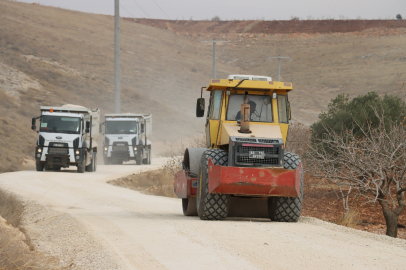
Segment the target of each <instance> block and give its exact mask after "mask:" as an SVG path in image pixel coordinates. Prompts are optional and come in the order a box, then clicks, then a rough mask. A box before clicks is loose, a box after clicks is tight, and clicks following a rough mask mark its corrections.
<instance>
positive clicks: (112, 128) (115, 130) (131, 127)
mask: <svg viewBox="0 0 406 270" xmlns="http://www.w3.org/2000/svg"><path fill="white" fill-rule="evenodd" d="M106 134H137V122H136V121H106Z"/></svg>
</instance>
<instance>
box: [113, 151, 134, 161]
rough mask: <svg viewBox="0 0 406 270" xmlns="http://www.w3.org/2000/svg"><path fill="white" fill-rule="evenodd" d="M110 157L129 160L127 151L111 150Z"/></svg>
mask: <svg viewBox="0 0 406 270" xmlns="http://www.w3.org/2000/svg"><path fill="white" fill-rule="evenodd" d="M111 158H112V159H114V160H122V161H128V160H130V153H129V151H111Z"/></svg>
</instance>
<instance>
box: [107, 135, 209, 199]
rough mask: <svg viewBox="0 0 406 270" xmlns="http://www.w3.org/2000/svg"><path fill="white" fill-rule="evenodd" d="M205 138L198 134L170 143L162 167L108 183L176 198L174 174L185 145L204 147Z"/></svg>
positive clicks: (179, 164)
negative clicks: (165, 160)
mask: <svg viewBox="0 0 406 270" xmlns="http://www.w3.org/2000/svg"><path fill="white" fill-rule="evenodd" d="M205 140H206V139H205V136H204V135H198V136H195V137H193V138H192V139H189V140H182V141H180V142H179V143H178V144H171V145H170V150H169V151H168V152H167V155H168V156H169V159H168V161H167V162H166V164H165V165H164V166H163V167H162V168H160V169H158V170H155V171H147V172H142V173H139V174H133V175H130V176H126V177H122V178H119V179H117V180H113V181H109V182H108V183H110V184H112V185H115V186H120V187H125V188H129V189H133V190H137V191H140V192H142V193H144V194H149V195H156V196H165V197H172V198H176V195H175V193H174V190H173V184H174V175H175V173H176V172H178V171H179V170H181V169H182V161H183V154H184V151H185V149H186V148H187V147H197V148H200V147H205V145H206V141H205Z"/></svg>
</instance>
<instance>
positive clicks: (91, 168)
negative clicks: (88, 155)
mask: <svg viewBox="0 0 406 270" xmlns="http://www.w3.org/2000/svg"><path fill="white" fill-rule="evenodd" d="M96 156H97V153H96V152H92V160H91V161H90V164H89V165H87V166H86V171H87V172H95V171H96Z"/></svg>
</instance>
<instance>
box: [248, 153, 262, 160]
mask: <svg viewBox="0 0 406 270" xmlns="http://www.w3.org/2000/svg"><path fill="white" fill-rule="evenodd" d="M249 158H257V159H264V158H265V152H264V151H250V153H249Z"/></svg>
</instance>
